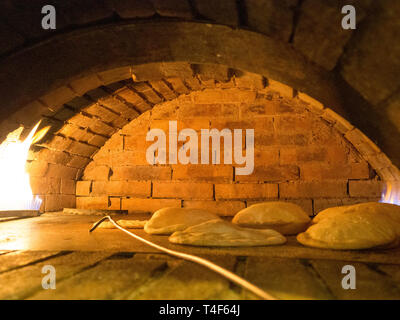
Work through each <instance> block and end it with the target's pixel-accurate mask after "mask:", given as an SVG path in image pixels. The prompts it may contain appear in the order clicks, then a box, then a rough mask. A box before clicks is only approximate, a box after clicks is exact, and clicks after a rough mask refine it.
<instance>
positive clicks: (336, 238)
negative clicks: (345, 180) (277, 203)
mask: <svg viewBox="0 0 400 320" xmlns="http://www.w3.org/2000/svg"><path fill="white" fill-rule="evenodd" d="M381 208H382V207H381V206H376V205H375V203H373V204H372V206H371V204H363V205H362V206H360V205H355V206H346V207H337V208H330V209H327V210H324V211H323V212H321V213H320V214H318V215H317V217H316V218H314V219H313V225H311V226H310V227H309V228H308V229H307V230H306V231H305V232H303V233H300V234H299V235H297V240H298V241H299V242H300V243H301V244H304V245H306V246H311V247H317V248H329V249H368V248H375V247H390V246H392V245H393V244H397V243H398V237H399V230H400V229H399V224H398V223H396V222H395V221H394V220H393V219H392V218H390V216H389V214H385V212H386V210H387V209H384V210H383V211H381Z"/></svg>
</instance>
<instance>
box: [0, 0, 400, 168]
mask: <svg viewBox="0 0 400 320" xmlns="http://www.w3.org/2000/svg"><path fill="white" fill-rule="evenodd" d="M351 2H352V1H351ZM46 4H54V5H55V6H56V9H57V21H58V24H57V30H54V31H49V30H43V29H42V28H41V27H40V23H39V22H40V20H41V18H42V15H41V13H40V9H41V7H42V6H43V5H46ZM341 5H342V2H341V1H313V0H305V1H297V0H290V1H275V0H260V1H254V0H241V1H236V0H227V1H218V2H216V1H212V0H204V1H200V0H143V1H126V0H104V1H101V2H99V1H96V0H81V1H68V2H66V3H60V2H59V1H54V2H53V1H51V0H49V1H45V0H36V1H32V2H30V3H29V4H27V3H26V1H23V0H7V1H3V2H2V3H1V4H0V15H1V16H2V21H3V23H2V24H1V25H0V39H1V42H2V47H1V48H0V59H1V60H2V63H1V64H2V65H3V66H0V70H1V71H2V72H1V74H2V76H3V78H1V83H2V88H1V92H0V93H1V95H2V100H3V104H2V108H3V110H2V111H1V117H0V118H2V119H4V117H6V116H8V115H10V114H11V113H14V112H15V111H17V109H19V108H22V107H23V106H24V105H25V104H27V103H32V102H33V101H34V100H35V99H36V98H38V96H41V95H44V94H46V92H47V93H48V92H49V91H50V90H53V89H57V88H59V87H61V86H63V85H66V84H67V83H68V82H70V81H72V80H74V79H73V78H75V80H76V79H78V78H79V77H81V76H89V75H90V74H91V73H92V72H94V71H96V72H102V71H104V70H106V69H108V68H109V67H110V68H111V67H122V66H126V65H132V61H124V62H121V61H120V60H119V59H122V60H124V59H125V58H128V57H127V56H123V57H121V56H119V57H118V58H119V59H108V58H110V57H111V56H110V55H108V54H107V55H101V56H104V58H105V59H104V60H103V63H102V65H103V67H104V68H103V69H101V68H100V69H101V70H100V69H99V68H96V66H95V63H94V62H95V61H97V59H99V57H98V56H99V54H98V52H102V53H104V52H103V51H102V48H103V49H105V50H108V49H110V50H111V51H112V50H116V51H118V50H119V49H121V48H122V49H124V50H125V49H130V48H131V47H132V46H134V45H136V44H137V45H139V46H138V48H139V49H140V47H141V46H140V44H145V43H147V42H148V41H149V40H148V39H150V38H151V37H152V36H155V35H158V33H157V32H153V31H155V29H154V28H152V27H151V24H152V23H154V22H155V21H157V22H160V21H164V22H172V23H171V24H170V26H171V27H173V28H174V29H175V30H182V32H181V34H180V37H182V36H183V35H186V34H188V33H191V32H193V33H192V34H193V36H196V35H197V34H196V30H195V29H196V28H194V29H190V28H187V27H186V26H185V25H184V24H180V23H178V24H175V25H174V23H177V22H183V21H185V22H187V21H200V22H203V23H207V28H205V29H206V30H203V31H204V35H206V36H207V39H204V38H203V39H204V43H207V41H210V43H213V44H215V45H216V47H215V48H218V45H219V44H221V46H222V47H224V48H229V47H234V48H235V49H237V53H238V55H241V56H246V55H247V53H248V52H252V51H253V49H248V50H247V51H246V52H244V53H239V52H240V50H241V49H242V48H246V47H249V48H251V47H252V46H251V43H252V42H254V40H255V39H254V38H255V37H254V36H253V35H250V36H249V34H246V33H243V37H241V36H240V33H241V32H231V33H230V32H229V31H228V30H230V29H229V28H228V29H226V28H225V29H224V28H220V27H221V26H229V27H230V28H232V27H234V28H235V29H236V30H237V31H241V30H240V29H242V30H243V29H245V30H251V31H252V32H253V33H257V34H258V35H259V36H260V37H261V38H263V37H264V38H267V39H272V40H273V41H272V42H268V41H267V42H265V43H264V44H265V45H266V49H267V50H265V51H264V52H265V53H268V55H271V54H272V56H275V57H276V56H278V58H279V59H276V60H274V59H270V60H269V62H271V64H272V65H273V64H277V65H280V66H285V68H286V72H287V73H291V74H296V76H298V77H300V78H302V77H303V78H302V79H301V80H302V81H304V79H307V81H309V82H311V83H309V84H303V85H304V87H301V85H302V84H301V83H300V84H299V83H296V82H295V81H294V80H295V79H289V78H290V77H289V78H288V76H287V75H286V76H283V77H279V75H278V74H275V73H270V74H267V75H268V76H270V77H272V78H275V79H277V80H280V81H281V82H283V83H286V84H289V85H291V86H292V87H294V88H296V90H300V91H304V92H306V93H307V94H309V95H311V96H313V97H314V98H316V99H318V100H320V101H322V102H324V103H325V104H327V105H329V106H331V107H332V108H336V107H337V106H336V102H337V101H336V99H337V95H336V94H335V92H330V90H331V89H330V87H331V86H330V85H328V88H327V87H326V86H325V84H324V82H325V81H327V82H328V83H329V82H333V83H335V85H339V86H340V89H339V91H340V92H341V94H342V98H341V99H340V100H342V99H343V100H344V103H343V104H344V106H345V109H346V111H347V114H348V116H346V115H345V114H344V113H342V112H339V113H340V114H341V115H342V116H344V117H345V118H347V119H348V120H351V121H352V122H353V123H354V124H356V125H357V127H359V128H361V130H362V131H363V132H365V133H367V134H368V136H369V137H371V138H372V139H373V140H374V141H375V142H377V143H378V145H380V146H381V147H382V148H383V149H384V150H385V152H386V153H387V154H388V155H390V157H391V158H392V160H394V161H396V164H398V163H399V161H400V160H399V159H400V154H399V149H398V148H396V147H395V146H396V144H397V141H398V139H399V122H398V118H397V117H396V116H393V114H396V110H397V106H398V101H399V88H398V85H397V81H396V80H397V79H398V78H399V60H398V54H399V48H400V47H399V45H398V41H397V38H396V32H397V29H398V25H397V21H398V19H397V17H398V14H399V10H400V7H399V5H398V3H397V2H396V1H395V0H393V1H369V0H365V1H356V2H354V5H355V6H356V8H357V20H358V25H357V29H356V30H343V29H341V27H340V20H341V18H342V14H341V13H340V6H341ZM171 20H173V21H171ZM139 22H145V23H146V24H148V27H149V28H148V30H149V32H148V33H146V32H142V30H140V31H141V32H142V33H143V34H144V35H145V36H144V38H146V40H148V41H146V40H144V41H143V38H140V37H129V38H130V41H131V44H129V43H127V44H125V43H122V45H121V46H120V45H119V44H121V42H119V43H118V42H117V43H113V41H114V40H113V39H112V35H113V36H116V34H118V32H120V31H121V30H122V31H123V29H124V27H123V26H122V25H129V24H131V25H134V24H135V23H139ZM217 25H218V26H217ZM212 26H214V27H215V28H217V29H212V31H211V29H210V28H211V27H212ZM88 27H91V28H92V29H88ZM109 27H111V28H109ZM113 28H114V29H113ZM106 29H109V30H111V29H113V30H114V31H115V30H116V31H117V32H113V31H112V32H111V34H110V33H107V31H106ZM128 29H129V28H128ZM139 29H140V27H139ZM207 30H208V31H207ZM93 31H95V32H93ZM197 31H199V30H197ZM209 31H211V32H209ZM71 34H73V35H75V36H77V37H76V38H74V39H72V38H71ZM84 34H86V35H88V34H90V37H91V38H92V40H94V42H95V43H96V42H97V44H98V45H99V46H95V45H90V43H89V42H90V41H89V42H86V41H84V42H83V45H82V43H80V42H79V41H77V38H80V39H83V38H84V36H83V37H82V35H84ZM158 38H160V37H158ZM163 38H164V39H166V41H169V39H170V38H168V37H163ZM225 38H229V41H226V40H225V41H224V39H225ZM256 38H257V37H256ZM66 39H68V41H71V43H70V44H71V46H68V45H65V43H64V44H63V42H64V40H66ZM132 39H135V41H133V40H132ZM199 39H200V38H199ZM375 39H381V41H379V42H378V41H374V40H375ZM68 41H67V42H68ZM172 41H173V42H174V43H175V44H177V47H176V48H175V49H176V50H174V48H172V49H168V48H169V46H168V45H166V46H163V45H160V48H161V49H160V52H163V54H165V56H164V57H162V59H161V60H162V61H168V60H170V59H174V58H175V59H176V58H177V57H174V55H175V53H176V51H177V50H181V51H185V50H187V47H190V46H193V47H194V48H196V46H198V45H199V43H202V42H203V40H201V41H197V42H187V43H186V45H185V44H182V43H181V44H179V41H176V36H175V35H174V37H172ZM122 42H123V41H122ZM139 42H140V43H139ZM256 42H257V40H256ZM108 43H110V44H111V43H112V45H110V46H109V47H107V44H108ZM46 44H47V45H49V44H53V46H51V45H50V46H49V47H46ZM159 44H160V43H159ZM260 44H262V41H261V43H260V42H258V44H256V46H258V47H260V48H264V49H265V47H263V46H262V45H260ZM316 44H318V45H316ZM32 47H33V48H35V50H32ZM74 47H75V50H74ZM150 47H151V48H157V43H154V44H153V45H152V46H150ZM288 47H289V48H291V49H293V50H292V51H291V50H287V48H288ZM143 48H146V45H144V46H143ZM270 48H273V49H272V50H270ZM279 48H280V49H282V50H280V49H279ZM277 49H278V51H279V50H280V51H279V54H277V55H274V52H275V51H276V50H277ZM85 50H86V51H88V52H85ZM78 51H80V53H81V59H80V57H79V55H75V54H76V53H77V52H78ZM217 51H221V50H215V52H213V54H212V55H211V56H212V57H214V58H210V57H206V56H204V55H202V54H201V52H198V55H196V53H194V54H193V56H192V57H191V58H192V59H191V61H192V62H205V61H206V60H208V62H218V63H225V64H228V65H232V66H233V64H231V63H230V62H228V61H222V60H223V59H224V58H225V57H224V56H223V55H222V56H221V57H219V58H222V59H215V56H217V54H221V52H217ZM60 52H62V53H63V57H65V56H68V55H74V59H75V61H76V62H77V63H76V64H71V63H68V62H67V61H62V58H63V57H61V56H60V55H59V53H60ZM222 52H223V51H222ZM254 52H257V51H254ZM48 53H53V54H50V55H48ZM258 56H262V54H261V55H258ZM379 56H385V59H376V57H379ZM153 58H155V57H153ZM251 58H252V59H251V60H252V61H253V62H245V61H243V63H242V64H236V66H235V67H236V68H238V69H243V70H249V71H253V72H259V71H260V70H262V68H260V63H261V64H263V61H262V59H259V58H257V57H256V56H255V59H253V58H254V57H251ZM33 60H34V61H33ZM80 60H82V61H80ZM117 60H119V62H118V61H117ZM144 60H147V61H144ZM144 60H141V61H135V63H134V64H137V63H142V62H146V63H147V62H150V60H152V59H144ZM161 60H160V61H161ZM184 60H185V61H187V60H188V59H187V57H185V59H184ZM189 60H190V59H189ZM194 60H197V61H194ZM85 61H86V64H85V63H84V64H80V62H85ZM113 63H114V65H111V64H113ZM293 63H294V64H300V65H301V66H302V67H299V66H296V65H295V66H294V69H293V70H289V69H291V68H292V67H293ZM4 64H6V65H8V67H4ZM57 64H58V65H59V66H60V67H58V68H57V67H56V66H57ZM107 64H110V65H108V67H106V65H107ZM304 65H307V67H306V68H305V69H304V68H303V67H304ZM309 65H317V66H319V67H321V68H322V73H323V74H324V73H325V75H323V76H322V78H321V79H319V78H318V77H316V78H315V77H312V73H313V72H311V75H310V73H309V72H308V71H309V69H310V68H311V69H315V68H313V67H310V66H309ZM64 67H67V68H66V69H68V70H61V71H60V69H62V68H64ZM302 68H303V69H302ZM89 69H90V70H89ZM317 69H318V68H317ZM27 70H30V71H31V75H30V77H27V76H26V71H27ZM53 70H54V71H55V72H52V71H53ZM84 70H87V72H84ZM324 70H325V71H329V72H324ZM48 71H50V72H49V73H48V74H46V77H41V78H40V79H37V78H35V75H40V74H44V73H46V72H48ZM81 71H82V72H83V73H84V74H80V72H81ZM270 71H272V72H273V71H274V70H270ZM304 71H306V72H304ZM67 73H69V74H67ZM317 73H318V72H317ZM32 74H33V76H32ZM29 78H32V79H29ZM67 78H68V79H67ZM294 78H296V77H294ZM332 78H334V79H332ZM30 81H32V82H30ZM21 84H24V86H21ZM343 86H344V87H343ZM313 87H315V88H313ZM316 88H320V89H321V90H317V89H316ZM327 89H329V90H327ZM325 91H326V92H325ZM328 92H330V93H328ZM35 94H37V96H34V95H35ZM327 96H329V97H331V98H332V97H333V101H328V99H326V100H324V98H326V97H327ZM339 96H340V95H339ZM339 98H340V97H339ZM336 111H340V110H339V109H338V110H336ZM360 114H362V115H363V117H360ZM365 115H367V116H365ZM12 127H15V123H14V125H11V124H10V123H7V124H4V123H3V124H2V128H1V129H2V130H1V131H2V132H1V134H0V137H1V136H2V137H4V133H5V132H8V131H9V130H8V129H12ZM4 128H6V129H4ZM7 130H8V131H7Z"/></svg>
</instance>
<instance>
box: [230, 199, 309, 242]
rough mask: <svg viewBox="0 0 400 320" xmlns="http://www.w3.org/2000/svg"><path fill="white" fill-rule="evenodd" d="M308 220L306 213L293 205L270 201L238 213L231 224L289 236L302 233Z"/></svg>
mask: <svg viewBox="0 0 400 320" xmlns="http://www.w3.org/2000/svg"><path fill="white" fill-rule="evenodd" d="M310 220H311V219H310V217H309V216H308V215H307V213H305V212H304V210H303V209H302V208H301V207H300V206H298V205H296V204H294V203H290V202H283V201H271V202H263V203H257V204H253V205H252V206H250V207H248V208H246V209H243V210H241V211H239V212H238V213H237V214H236V215H235V216H234V217H233V219H232V222H233V223H235V224H237V225H239V226H241V227H246V228H258V229H273V230H276V231H278V232H280V233H282V234H286V235H290V234H297V233H299V232H302V231H304V230H305V229H306V228H307V226H308V225H309V223H310Z"/></svg>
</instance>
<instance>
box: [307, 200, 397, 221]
mask: <svg viewBox="0 0 400 320" xmlns="http://www.w3.org/2000/svg"><path fill="white" fill-rule="evenodd" d="M358 211H362V212H371V213H374V214H377V215H386V216H387V217H388V218H390V219H392V220H393V221H396V222H398V223H400V206H398V205H395V204H390V203H381V202H365V203H359V204H354V205H350V206H342V207H333V208H328V209H325V210H322V211H321V212H320V213H318V214H317V216H316V217H315V218H314V219H313V220H312V223H317V222H318V221H321V220H322V219H325V218H329V217H333V216H335V215H337V214H339V213H347V214H351V213H354V212H358Z"/></svg>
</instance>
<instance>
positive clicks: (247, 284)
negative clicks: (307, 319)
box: [89, 216, 277, 300]
mask: <svg viewBox="0 0 400 320" xmlns="http://www.w3.org/2000/svg"><path fill="white" fill-rule="evenodd" d="M107 219H108V220H110V222H111V223H112V224H113V225H114V226H115V227H116V228H117V229H119V230H121V231H122V232H125V233H126V234H128V235H129V236H131V237H133V238H135V239H137V240H139V241H141V242H143V243H145V244H147V245H149V246H151V247H153V248H155V249H157V250H160V251H162V252H165V253H167V254H169V255H172V256H175V257H178V258H181V259H184V260H188V261H192V262H195V263H197V264H200V265H202V266H205V267H206V268H208V269H210V270H213V271H214V272H216V273H218V274H220V275H222V276H223V277H225V278H227V279H228V280H230V281H232V282H234V283H236V284H237V285H239V286H241V287H243V288H245V289H246V290H248V291H250V292H252V293H254V294H255V295H256V296H258V297H260V298H261V299H264V300H277V299H276V298H275V297H273V296H272V295H270V294H269V293H267V292H265V291H264V290H262V289H260V288H259V287H257V286H255V285H254V284H252V283H250V282H248V281H247V280H245V279H243V278H242V277H239V276H238V275H236V274H234V273H233V272H230V271H229V270H226V269H225V268H222V267H220V266H218V265H216V264H215V263H213V262H211V261H209V260H206V259H203V258H200V257H198V256H194V255H191V254H187V253H183V252H179V251H175V250H171V249H167V248H165V247H163V246H160V245H158V244H155V243H153V242H151V241H149V240H146V239H143V238H142V237H140V236H138V235H136V234H134V233H132V232H129V231H128V230H126V229H124V228H123V227H121V226H120V225H119V224H118V223H116V222H115V221H114V220H113V219H112V218H111V217H110V216H105V217H103V218H101V219H100V220H99V221H97V222H96V223H95V224H94V225H93V227H92V228H91V229H90V230H89V232H93V231H94V230H95V229H96V228H97V227H98V226H99V225H100V224H101V223H102V222H103V221H105V220H107Z"/></svg>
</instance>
